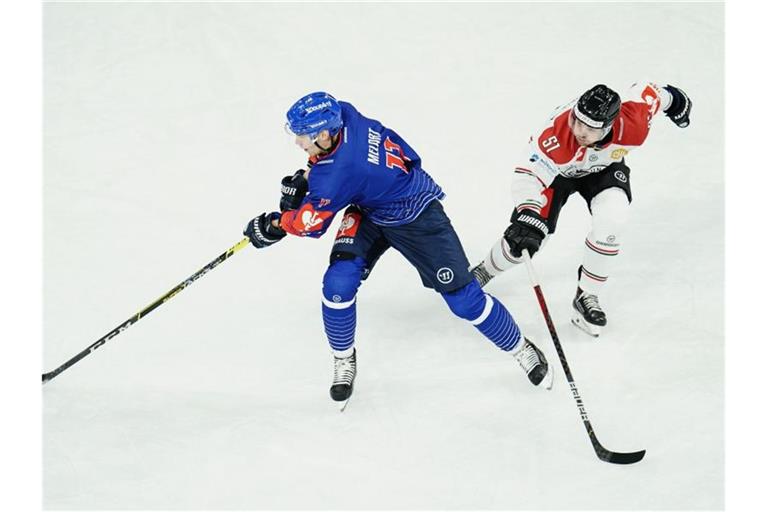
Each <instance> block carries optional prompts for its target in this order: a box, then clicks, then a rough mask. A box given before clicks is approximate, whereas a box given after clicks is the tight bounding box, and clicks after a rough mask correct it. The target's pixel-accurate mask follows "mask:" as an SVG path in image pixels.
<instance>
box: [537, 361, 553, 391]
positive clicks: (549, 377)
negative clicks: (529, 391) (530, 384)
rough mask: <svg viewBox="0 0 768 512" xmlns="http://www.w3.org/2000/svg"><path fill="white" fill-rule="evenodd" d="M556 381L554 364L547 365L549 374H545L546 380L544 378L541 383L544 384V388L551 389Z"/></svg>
mask: <svg viewBox="0 0 768 512" xmlns="http://www.w3.org/2000/svg"><path fill="white" fill-rule="evenodd" d="M554 383H555V370H554V368H552V365H551V364H550V365H548V366H547V374H546V375H545V376H544V380H542V381H541V382H540V383H539V385H540V386H542V385H543V386H544V389H546V390H547V391H549V390H550V389H552V385H553V384H554Z"/></svg>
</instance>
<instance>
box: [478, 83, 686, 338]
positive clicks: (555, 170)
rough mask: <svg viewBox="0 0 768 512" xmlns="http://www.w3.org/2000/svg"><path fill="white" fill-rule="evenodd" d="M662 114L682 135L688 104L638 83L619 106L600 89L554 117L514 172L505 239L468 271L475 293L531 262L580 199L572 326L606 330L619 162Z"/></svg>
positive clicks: (622, 204) (625, 194)
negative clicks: (585, 213)
mask: <svg viewBox="0 0 768 512" xmlns="http://www.w3.org/2000/svg"><path fill="white" fill-rule="evenodd" d="M659 112H664V113H665V114H666V115H667V116H668V117H669V118H670V119H671V120H672V122H673V123H675V124H676V125H677V126H679V127H680V128H685V127H687V126H688V124H689V116H690V113H691V101H690V99H689V98H688V96H687V95H686V94H685V93H684V92H683V91H682V90H680V89H679V88H677V87H674V86H671V85H667V86H664V87H659V86H658V85H656V84H655V83H652V82H637V83H635V84H633V85H632V87H631V88H630V89H629V92H628V94H626V95H625V98H624V101H622V100H621V98H620V97H619V95H618V94H617V93H616V92H615V91H613V90H612V89H610V88H609V87H607V86H605V85H602V84H600V85H596V86H594V87H592V88H591V89H589V90H588V91H587V92H585V93H584V94H582V95H581V97H580V98H578V99H577V100H573V101H571V102H570V103H568V104H566V105H564V106H561V107H559V108H558V109H556V111H555V112H554V114H553V115H552V116H551V117H550V119H549V121H548V122H547V123H546V125H545V127H544V129H543V130H540V131H538V132H537V133H535V134H534V135H533V136H532V137H531V138H530V140H529V145H528V147H527V148H526V153H525V156H524V161H525V163H523V164H521V165H519V166H517V167H515V170H514V174H513V183H512V195H513V202H514V211H513V213H512V217H511V219H510V222H511V224H510V225H509V227H508V228H507V229H506V231H505V232H504V236H502V238H501V239H499V241H498V242H496V243H495V244H494V245H493V247H492V248H491V250H490V252H489V253H488V255H487V256H486V257H485V259H484V260H483V261H482V262H480V263H479V264H478V265H476V266H475V267H474V268H472V273H473V274H474V275H475V277H476V278H477V280H478V281H479V282H480V285H481V286H485V285H486V284H487V283H488V281H490V280H491V279H492V278H494V277H495V276H498V275H499V274H501V273H502V272H504V271H505V270H508V269H509V268H511V267H513V266H515V265H516V264H519V263H521V262H522V251H524V250H526V249H527V250H528V252H529V253H530V254H531V256H533V254H535V253H536V251H538V250H539V249H540V248H541V247H542V245H543V244H544V243H545V242H546V240H547V238H548V237H549V236H550V235H552V234H553V233H554V232H555V227H556V225H557V219H558V215H559V213H560V210H561V209H562V207H563V205H565V202H566V201H567V200H568V197H569V196H570V195H571V194H573V193H574V192H578V193H579V194H580V195H581V196H582V197H583V198H584V200H585V201H586V203H587V207H588V208H589V211H590V213H591V215H592V225H591V231H590V232H589V233H588V234H587V237H586V240H585V247H584V256H583V259H582V262H581V265H580V266H579V267H578V284H577V287H576V296H575V297H574V299H573V317H572V319H573V323H574V324H576V325H577V326H578V327H580V328H582V329H583V330H584V331H586V332H587V333H588V334H590V335H592V336H599V335H600V332H601V328H602V327H604V326H605V325H606V323H607V321H606V315H605V312H604V311H603V309H602V308H601V306H600V303H599V301H598V296H599V294H600V290H601V288H602V287H603V285H605V282H606V281H607V279H608V276H609V275H610V273H611V265H612V263H613V262H614V260H616V257H617V256H618V254H619V251H620V249H621V235H622V232H623V229H624V225H625V223H626V220H627V216H628V210H629V204H630V202H631V201H632V192H631V190H630V186H629V167H627V165H626V163H625V162H624V156H625V155H626V154H627V153H629V152H630V151H631V150H633V149H635V148H637V147H639V146H641V145H642V144H643V143H644V142H645V140H646V137H647V136H648V132H649V130H650V127H651V123H652V121H653V118H654V116H655V115H656V114H657V113H659Z"/></svg>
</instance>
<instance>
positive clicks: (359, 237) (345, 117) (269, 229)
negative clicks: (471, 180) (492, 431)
mask: <svg viewBox="0 0 768 512" xmlns="http://www.w3.org/2000/svg"><path fill="white" fill-rule="evenodd" d="M287 120H288V122H287V123H286V129H287V130H288V131H289V132H290V133H291V134H292V135H294V136H295V138H296V144H297V145H298V146H299V147H300V148H301V149H302V150H304V151H305V152H306V153H307V154H308V156H309V160H308V166H307V167H308V168H307V169H306V170H300V171H297V172H296V173H294V174H293V175H292V176H286V177H285V178H283V180H282V189H281V191H282V197H281V200H280V210H281V211H280V212H265V213H262V214H261V215H259V216H258V217H256V218H255V219H253V220H251V221H250V222H249V223H248V225H247V226H246V228H245V231H244V234H245V235H247V236H248V237H249V238H250V240H251V242H252V244H253V245H254V246H255V247H257V248H264V247H268V246H270V245H272V244H275V243H277V242H279V241H280V240H281V239H283V238H284V237H285V236H286V234H291V235H295V236H308V237H319V236H321V235H322V234H323V233H325V231H326V230H327V229H328V227H329V226H330V224H331V222H332V221H333V218H334V216H335V215H336V214H337V213H339V212H340V211H342V210H344V213H343V218H342V221H341V226H340V227H339V230H338V232H337V234H336V240H335V242H334V245H333V248H332V250H331V257H330V264H329V266H328V269H327V270H326V272H325V276H324V278H323V289H322V314H323V324H324V327H325V333H326V336H327V338H328V342H329V343H330V346H331V350H332V352H333V356H334V378H333V383H332V385H331V389H330V394H331V398H332V399H333V400H334V401H336V402H339V403H341V404H346V401H347V400H348V399H349V397H350V395H351V394H352V389H353V384H354V380H355V376H356V350H355V347H354V342H355V325H356V295H357V290H358V288H359V286H360V284H361V282H362V280H364V279H366V278H367V277H368V275H369V274H370V272H371V271H372V269H373V268H374V266H375V264H376V261H377V260H378V259H379V257H380V256H381V255H382V254H383V253H384V252H385V251H386V250H387V249H389V248H390V247H392V248H394V249H395V250H397V251H398V252H400V253H401V254H402V255H403V256H404V257H405V258H406V259H407V260H408V261H409V262H410V263H411V264H412V265H413V266H414V267H416V269H417V270H418V272H419V275H420V276H421V280H422V283H423V285H424V286H425V287H428V288H432V289H434V290H435V291H436V292H438V293H440V294H441V295H442V297H443V298H444V299H445V301H446V303H447V304H448V307H449V308H450V309H451V311H452V312H453V313H454V314H455V315H457V316H458V317H460V318H463V319H465V320H468V321H469V322H470V323H471V324H472V325H474V326H475V327H476V328H477V329H478V330H479V331H480V332H481V333H482V334H483V335H485V336H486V337H487V338H488V339H490V340H491V341H492V342H493V343H494V344H496V345H497V346H498V347H499V348H500V349H501V350H503V351H505V352H509V353H511V354H512V356H513V357H514V358H515V359H516V360H517V361H518V362H519V363H520V365H521V367H522V368H523V370H524V371H525V372H526V374H527V376H528V379H529V380H530V382H531V383H533V384H534V385H536V386H541V387H544V388H547V389H549V388H551V386H552V368H551V366H550V365H548V363H547V360H546V358H545V357H544V354H543V353H542V352H541V351H540V350H539V349H538V348H537V347H536V346H535V345H534V344H533V343H532V342H531V341H529V340H528V339H526V338H525V337H523V336H522V334H521V333H520V328H519V326H518V325H517V323H516V322H515V320H514V319H513V318H512V315H511V314H510V313H509V312H508V311H507V309H506V308H505V307H504V306H503V305H502V304H501V302H499V301H498V300H497V299H496V298H494V297H492V296H491V295H489V294H486V293H484V292H483V291H482V289H481V288H480V285H479V284H478V282H477V281H476V280H475V279H474V277H473V276H472V274H471V273H470V272H469V262H468V261H467V258H466V256H465V254H464V249H463V248H462V246H461V242H460V241H459V238H458V236H457V235H456V232H455V231H454V229H453V226H452V225H451V222H450V220H449V219H448V216H447V215H446V213H445V212H444V210H443V207H442V204H441V203H440V199H442V198H443V196H444V193H443V191H442V189H441V188H440V186H439V185H438V184H437V183H436V182H435V181H434V180H433V179H432V177H431V176H430V175H429V174H427V172H426V171H424V169H422V167H421V158H420V157H419V155H418V153H416V151H415V150H414V149H413V148H411V147H410V146H409V145H408V143H407V142H406V141H405V140H403V138H402V137H400V136H399V135H398V134H397V133H396V132H395V131H394V130H392V129H390V128H387V127H385V126H383V125H382V124H381V123H380V122H378V121H376V120H373V119H369V118H367V117H365V116H363V115H362V114H360V112H358V111H357V110H356V109H355V107H354V106H352V105H351V104H349V103H346V102H343V101H337V100H336V99H335V98H334V97H333V96H331V95H330V94H327V93H325V92H315V93H311V94H308V95H306V96H304V97H302V98H301V99H299V100H298V101H297V102H296V103H295V104H294V105H293V106H292V107H291V108H290V109H289V110H288V113H287ZM342 407H343V405H342Z"/></svg>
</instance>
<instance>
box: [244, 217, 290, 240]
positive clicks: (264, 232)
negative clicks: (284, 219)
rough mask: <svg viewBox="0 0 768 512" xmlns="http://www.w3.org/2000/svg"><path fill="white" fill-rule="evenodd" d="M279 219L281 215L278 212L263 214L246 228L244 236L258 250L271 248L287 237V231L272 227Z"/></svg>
mask: <svg viewBox="0 0 768 512" xmlns="http://www.w3.org/2000/svg"><path fill="white" fill-rule="evenodd" d="M278 219H280V214H279V213H277V212H272V213H266V212H265V213H262V214H261V215H259V216H258V217H256V218H255V219H253V220H251V221H250V222H249V223H248V225H247V226H245V229H244V230H243V234H244V235H245V236H247V237H248V238H249V239H250V240H251V243H252V244H253V246H254V247H256V248H257V249H263V248H264V247H269V246H270V245H272V244H276V243H277V242H279V241H280V240H282V239H283V238H284V237H285V235H286V233H285V231H283V230H282V229H280V228H276V227H275V226H273V225H272V221H273V220H278Z"/></svg>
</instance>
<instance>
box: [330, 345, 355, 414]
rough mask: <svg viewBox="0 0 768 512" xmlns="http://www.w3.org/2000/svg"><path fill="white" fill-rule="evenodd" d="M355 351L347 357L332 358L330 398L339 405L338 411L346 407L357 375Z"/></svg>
mask: <svg viewBox="0 0 768 512" xmlns="http://www.w3.org/2000/svg"><path fill="white" fill-rule="evenodd" d="M356 353H357V350H356V349H353V350H352V355H351V356H349V357H341V358H339V357H334V358H333V384H331V398H332V399H333V401H334V402H338V403H339V408H340V410H342V411H343V410H344V409H345V408H346V407H347V403H348V402H349V398H350V397H351V396H352V387H353V385H354V383H355V376H356V375H357V361H356V358H355V354H356Z"/></svg>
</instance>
